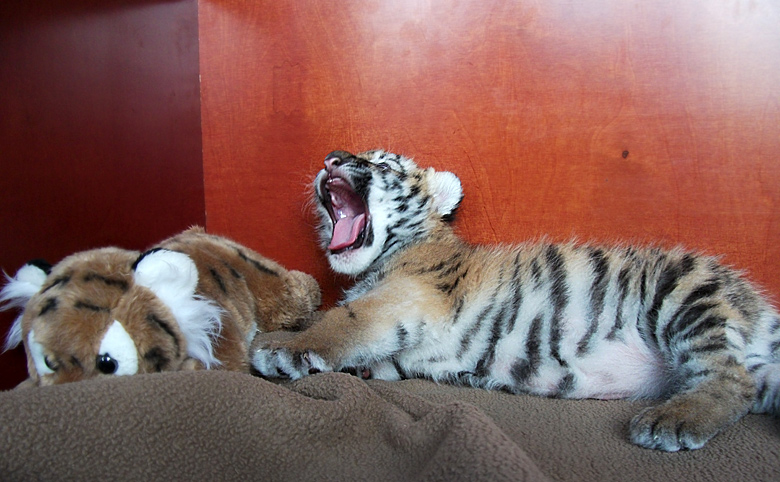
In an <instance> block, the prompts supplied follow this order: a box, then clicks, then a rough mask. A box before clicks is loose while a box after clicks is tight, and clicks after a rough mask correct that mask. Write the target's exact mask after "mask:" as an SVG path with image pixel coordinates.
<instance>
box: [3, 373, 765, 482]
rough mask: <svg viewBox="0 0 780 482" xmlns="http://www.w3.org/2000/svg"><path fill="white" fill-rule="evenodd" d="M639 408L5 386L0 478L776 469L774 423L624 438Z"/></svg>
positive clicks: (161, 380) (406, 477)
mask: <svg viewBox="0 0 780 482" xmlns="http://www.w3.org/2000/svg"><path fill="white" fill-rule="evenodd" d="M640 406H641V404H637V403H629V402H619V401H618V402H603V401H592V400H585V401H564V400H550V399H543V398H536V397H531V396H517V395H510V394H506V393H499V392H488V391H484V390H478V389H470V388H461V387H451V386H444V385H437V384H434V383H432V382H428V381H423V380H410V381H405V382H395V383H393V382H381V381H370V382H363V381H361V380H359V379H357V378H355V377H351V376H348V375H345V374H333V373H331V374H320V375H315V376H311V377H308V378H305V379H303V380H300V381H297V382H291V383H284V384H274V383H271V382H268V381H265V380H262V379H259V378H255V377H251V376H249V375H242V374H238V373H229V372H196V373H167V374H155V375H138V376H132V377H121V378H111V379H102V380H93V381H86V382H79V383H73V384H69V385H61V386H54V387H45V388H35V389H28V390H15V391H9V392H2V393H0V444H2V445H1V446H0V454H1V455H0V479H2V480H34V479H42V480H100V479H111V480H361V481H362V480H399V481H410V480H448V481H449V480H491V481H492V480H572V481H574V480H577V481H586V480H594V481H596V480H598V481H603V480H658V481H669V480H686V481H696V480H701V481H713V480H724V481H735V480H740V481H745V480H780V422H779V421H778V419H776V418H772V417H768V416H757V415H750V416H748V417H747V418H746V419H745V420H743V421H742V422H740V423H739V424H738V425H737V426H735V427H733V428H731V429H730V430H728V431H726V432H724V433H723V434H721V435H719V436H718V437H716V438H715V439H714V440H712V441H711V442H710V443H709V444H708V445H707V446H706V447H705V448H704V449H702V450H698V451H694V452H684V453H678V454H664V453H658V452H653V451H649V450H645V449H641V448H638V447H635V446H633V445H631V444H629V443H628V441H627V434H626V427H627V424H628V421H629V420H630V418H631V414H632V413H634V412H635V411H636V410H638V409H639V407H640Z"/></svg>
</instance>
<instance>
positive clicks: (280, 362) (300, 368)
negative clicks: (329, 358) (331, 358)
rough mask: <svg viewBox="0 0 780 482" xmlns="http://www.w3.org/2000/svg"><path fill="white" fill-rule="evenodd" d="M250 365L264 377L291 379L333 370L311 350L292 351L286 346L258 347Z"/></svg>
mask: <svg viewBox="0 0 780 482" xmlns="http://www.w3.org/2000/svg"><path fill="white" fill-rule="evenodd" d="M252 366H253V367H254V368H255V370H257V371H258V372H259V373H260V375H262V376H264V377H267V378H290V379H292V380H297V379H298V378H301V377H305V376H306V375H312V374H314V373H320V372H330V371H333V367H331V366H330V365H328V363H326V362H325V360H323V359H322V357H320V356H319V355H317V354H316V353H314V352H313V351H308V350H307V351H303V352H294V351H291V350H290V349H288V348H259V349H257V350H256V351H255V353H254V355H253V357H252Z"/></svg>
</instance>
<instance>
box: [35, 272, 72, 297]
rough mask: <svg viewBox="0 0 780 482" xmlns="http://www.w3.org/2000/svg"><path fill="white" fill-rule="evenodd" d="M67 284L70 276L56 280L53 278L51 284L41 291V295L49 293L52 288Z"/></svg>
mask: <svg viewBox="0 0 780 482" xmlns="http://www.w3.org/2000/svg"><path fill="white" fill-rule="evenodd" d="M68 282H70V275H64V276H59V277H57V278H54V279H53V280H52V282H51V284H49V285H48V286H47V287H46V288H44V289H43V290H41V293H46V292H47V291H49V290H50V289H52V288H54V287H55V286H57V285H62V286H65V285H66V284H68Z"/></svg>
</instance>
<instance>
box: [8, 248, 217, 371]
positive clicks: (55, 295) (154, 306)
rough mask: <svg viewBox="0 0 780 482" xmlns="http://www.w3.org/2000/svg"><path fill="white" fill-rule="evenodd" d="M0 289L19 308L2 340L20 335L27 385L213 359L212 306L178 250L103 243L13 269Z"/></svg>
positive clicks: (208, 362) (211, 361)
mask: <svg viewBox="0 0 780 482" xmlns="http://www.w3.org/2000/svg"><path fill="white" fill-rule="evenodd" d="M8 281H9V282H8V284H7V285H6V286H5V287H4V288H3V290H2V291H1V292H0V302H5V303H6V305H5V306H4V308H9V307H16V308H20V309H21V310H22V311H21V314H20V315H19V317H18V318H17V319H16V321H15V322H14V323H13V325H12V327H11V330H10V332H9V334H8V337H7V339H6V345H5V348H6V349H9V348H13V347H15V346H17V345H18V344H19V343H23V344H24V346H25V350H26V352H27V366H28V371H29V373H30V380H29V381H28V383H29V382H31V383H32V384H34V385H51V384H57V383H65V382H70V381H75V380H82V379H86V378H92V377H95V376H101V375H131V374H135V373H148V372H158V371H169V370H183V369H192V368H195V367H198V366H200V365H202V366H205V367H206V368H209V367H213V366H215V365H218V364H219V361H218V360H217V359H216V358H215V356H214V353H213V343H212V342H213V339H214V338H215V337H216V336H218V334H219V332H220V314H221V309H220V308H219V307H218V306H217V305H216V304H214V303H213V302H211V301H209V300H206V299H204V298H202V297H200V296H198V295H196V293H195V290H196V285H197V282H198V272H197V269H196V267H195V264H194V263H193V262H192V260H191V259H190V258H189V257H188V256H187V255H185V254H182V253H179V252H175V251H169V250H164V249H160V250H152V251H149V252H147V253H144V254H143V255H142V254H140V253H138V252H135V251H126V250H121V249H116V248H103V249H97V250H92V251H85V252H82V253H77V254H74V255H72V256H69V257H67V258H65V259H64V260H63V261H61V262H60V263H59V264H57V265H56V266H54V267H53V268H51V269H50V270H49V269H48V268H47V267H46V266H44V265H43V264H42V263H28V264H27V265H25V266H24V267H22V268H21V269H20V270H19V272H18V273H17V274H16V276H14V277H13V278H9V279H8Z"/></svg>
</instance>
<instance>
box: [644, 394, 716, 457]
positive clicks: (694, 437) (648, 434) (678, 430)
mask: <svg viewBox="0 0 780 482" xmlns="http://www.w3.org/2000/svg"><path fill="white" fill-rule="evenodd" d="M689 410H690V408H688V407H685V406H684V405H683V404H675V403H669V402H667V403H665V404H662V405H658V406H655V407H648V408H645V409H644V410H642V411H641V412H639V413H638V414H637V415H636V416H635V417H634V418H633V420H631V425H630V435H631V441H632V442H634V443H635V444H637V445H639V446H641V447H645V448H649V449H655V450H663V451H666V452H677V451H678V450H693V449H698V448H701V447H703V446H704V444H705V443H707V441H708V440H709V439H711V438H712V437H713V436H715V435H716V434H717V433H718V432H719V431H720V428H721V427H720V425H719V424H717V423H714V421H713V420H708V419H707V415H706V414H703V413H697V412H695V411H689Z"/></svg>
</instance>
